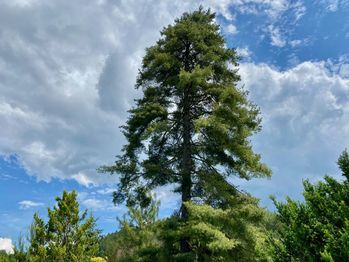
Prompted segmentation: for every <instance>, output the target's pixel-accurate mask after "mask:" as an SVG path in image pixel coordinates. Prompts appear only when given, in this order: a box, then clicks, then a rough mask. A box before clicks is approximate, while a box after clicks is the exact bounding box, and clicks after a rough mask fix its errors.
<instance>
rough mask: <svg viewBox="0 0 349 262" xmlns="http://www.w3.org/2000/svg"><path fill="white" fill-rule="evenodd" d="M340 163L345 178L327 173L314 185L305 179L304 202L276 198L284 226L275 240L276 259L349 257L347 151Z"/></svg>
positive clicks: (348, 158)
mask: <svg viewBox="0 0 349 262" xmlns="http://www.w3.org/2000/svg"><path fill="white" fill-rule="evenodd" d="M338 165H339V167H340V169H341V170H342V175H343V176H344V177H345V180H344V181H343V182H342V181H337V180H335V179H334V178H332V177H329V176H325V178H324V181H321V182H318V183H317V184H314V185H312V184H311V183H310V182H309V181H304V183H303V184H304V193H303V195H304V199H305V201H304V202H297V201H294V200H291V199H290V198H288V199H287V202H286V203H279V202H276V201H275V200H274V203H275V205H276V208H277V210H278V218H279V219H280V221H281V222H282V224H283V226H282V228H280V230H279V234H280V235H279V238H274V239H272V240H271V243H272V247H273V250H274V257H275V261H319V260H323V261H348V260H349V220H348V219H349V195H348V192H349V183H348V170H349V157H348V153H347V151H344V152H343V153H342V155H341V156H340V157H339V160H338Z"/></svg>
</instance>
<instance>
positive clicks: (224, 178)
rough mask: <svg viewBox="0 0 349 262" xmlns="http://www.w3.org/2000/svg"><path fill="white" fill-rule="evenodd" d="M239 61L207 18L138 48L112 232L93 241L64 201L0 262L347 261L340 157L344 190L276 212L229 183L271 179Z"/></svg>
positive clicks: (337, 187) (347, 161)
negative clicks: (136, 93)
mask: <svg viewBox="0 0 349 262" xmlns="http://www.w3.org/2000/svg"><path fill="white" fill-rule="evenodd" d="M238 61H239V57H238V55H237V53H236V51H235V50H234V49H231V48H228V47H227V45H226V43H225V40H224V38H223V36H222V35H221V34H220V28H219V25H217V24H216V22H215V14H214V13H212V12H211V11H210V10H205V9H203V8H202V7H200V8H199V10H197V11H194V12H191V13H184V14H183V15H182V16H181V17H180V18H178V19H176V20H175V21H174V23H173V24H170V25H168V26H167V27H165V28H164V29H163V30H162V31H161V37H160V39H159V40H158V41H157V42H156V44H155V45H153V46H151V47H149V48H148V49H146V54H145V56H144V58H143V61H142V66H141V68H140V70H139V74H138V78H137V81H136V88H138V89H140V90H141V91H142V93H143V96H142V97H141V98H139V99H137V100H135V105H134V107H133V108H132V109H130V111H129V118H128V120H127V122H126V124H125V125H124V126H122V131H123V134H124V135H125V137H126V140H127V143H126V144H125V146H124V147H123V148H122V151H121V154H120V155H118V156H117V159H116V161H115V163H114V164H113V165H109V166H102V167H100V168H99V172H101V173H110V174H116V175H117V176H118V187H117V189H116V191H115V192H114V193H113V201H114V203H115V204H117V205H118V204H126V206H127V207H128V213H127V215H126V216H124V217H123V218H119V220H118V221H119V225H120V229H119V230H118V231H117V232H115V233H113V234H109V235H107V236H101V234H100V231H99V230H98V229H97V228H96V221H95V219H94V218H93V217H92V215H88V213H87V211H84V212H80V210H79V204H78V202H77V199H76V196H77V195H76V192H74V191H73V192H64V193H63V195H62V197H57V198H56V201H57V204H56V206H54V207H53V209H50V208H49V209H48V221H47V222H46V223H45V222H44V220H43V219H42V218H40V217H39V216H38V215H37V214H35V215H34V218H33V223H32V225H31V228H30V234H29V240H28V243H26V244H25V243H19V244H18V245H17V247H16V248H15V251H14V254H12V255H9V254H6V253H4V252H2V253H0V261H30V262H32V261H62V262H66V261H67V262H68V261H77V262H78V261H83V262H84V261H110V262H112V261H242V262H243V261H348V260H349V221H348V218H349V208H348V207H349V194H348V192H349V191H348V189H349V186H348V178H349V156H348V153H347V151H344V152H343V153H342V154H341V155H340V157H339V160H338V165H339V167H340V169H341V171H342V175H343V181H338V180H335V179H334V178H332V177H329V176H325V177H324V180H323V181H321V182H318V183H315V184H311V183H310V182H309V181H304V184H303V186H304V192H303V195H304V199H305V200H304V201H303V202H299V201H294V200H292V199H290V198H287V200H286V202H278V201H276V200H275V199H273V201H274V204H275V207H276V212H270V211H268V210H266V209H264V208H262V207H260V206H259V202H258V199H256V198H255V197H253V196H252V195H251V194H249V193H247V192H243V191H240V190H239V189H238V188H237V187H236V186H235V185H233V184H232V183H230V181H231V180H230V178H231V177H234V176H235V177H239V178H241V179H246V180H249V179H251V178H254V177H269V176H271V170H270V168H268V167H267V166H266V165H265V164H264V163H262V162H261V156H260V155H259V154H257V153H255V152H254V151H253V149H252V146H251V144H250V140H249V139H250V137H251V136H252V135H253V134H255V133H256V132H258V131H260V129H261V117H260V111H259V108H258V107H257V106H256V105H255V104H254V103H253V102H251V101H250V100H249V99H248V92H247V91H246V90H244V89H243V88H242V87H238V85H237V84H238V82H239V81H240V76H239V75H238ZM169 184H171V185H173V186H174V188H175V189H174V190H175V192H176V193H178V194H180V195H181V204H180V206H179V207H178V209H177V210H174V211H173V214H172V215H171V216H170V217H168V218H164V219H161V220H159V219H158V218H157V215H158V210H159V205H160V203H159V201H158V200H157V199H156V198H155V197H154V196H153V194H152V190H153V189H155V188H156V187H159V186H164V185H169Z"/></svg>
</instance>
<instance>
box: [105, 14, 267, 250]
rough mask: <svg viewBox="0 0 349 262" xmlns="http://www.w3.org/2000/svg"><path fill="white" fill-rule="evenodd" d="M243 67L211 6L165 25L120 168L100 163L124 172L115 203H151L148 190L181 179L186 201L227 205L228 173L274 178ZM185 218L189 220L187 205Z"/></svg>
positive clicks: (142, 82) (147, 60) (141, 79)
mask: <svg viewBox="0 0 349 262" xmlns="http://www.w3.org/2000/svg"><path fill="white" fill-rule="evenodd" d="M237 66H238V56H237V54H236V52H235V50H234V49H230V48H227V47H226V45H225V41H224V38H223V37H222V36H221V35H220V29H219V26H218V25H217V24H216V23H215V14H214V13H212V12H211V11H210V10H208V11H206V10H204V9H203V8H200V9H199V10H198V11H195V12H192V13H184V14H183V15H182V17H181V18H179V19H176V20H175V23H174V24H173V25H169V26H167V27H166V28H164V29H163V30H162V32H161V38H160V39H159V40H158V41H157V43H156V44H155V45H154V46H152V47H150V48H148V49H147V50H146V54H145V56H144V58H143V64H142V67H141V69H140V72H139V75H138V79H137V84H136V87H137V88H141V89H142V91H143V97H142V98H140V99H138V100H136V106H135V107H134V108H133V109H131V110H130V111H129V113H130V116H129V119H128V121H127V123H126V125H125V126H123V127H122V128H123V133H124V135H125V137H126V139H127V141H128V143H127V144H126V145H125V146H124V147H123V149H122V154H121V155H119V156H118V157H117V160H116V162H115V164H114V165H112V166H104V167H102V168H101V171H102V172H107V173H117V174H119V175H120V180H119V184H118V188H117V191H116V192H115V194H114V202H115V203H120V202H123V201H125V200H127V201H128V203H129V204H132V203H134V201H140V203H142V204H144V205H146V204H147V203H148V202H149V199H147V198H146V195H147V190H149V189H152V188H154V187H157V186H162V185H166V184H175V185H178V187H177V188H176V191H177V192H179V193H180V194H181V197H182V198H181V199H182V203H184V202H187V201H193V200H195V201H202V202H206V203H209V204H211V205H215V204H217V201H218V202H220V204H221V203H222V202H225V201H227V200H228V199H229V197H230V196H231V194H234V193H235V192H236V190H235V187H234V186H233V185H231V184H230V183H228V181H227V178H228V177H230V176H232V175H235V176H238V177H240V178H244V179H250V178H252V177H264V176H270V174H271V171H270V169H269V168H268V167H267V166H265V165H264V164H262V163H261V162H260V156H259V155H258V154H256V153H254V152H253V150H252V147H251V145H250V141H249V137H250V136H251V135H252V134H253V133H255V132H257V131H259V130H260V122H261V118H260V117H259V109H258V108H257V107H256V106H255V105H254V104H253V103H251V102H250V101H249V100H248V98H247V92H246V91H244V90H243V89H241V88H238V87H237V82H238V81H239V80H240V77H239V75H238V74H237ZM218 204H219V203H218ZM181 217H182V218H183V219H187V218H188V211H187V209H186V208H185V206H184V205H182V207H181ZM182 244H183V246H182V250H183V251H185V250H187V249H188V248H189V247H188V245H186V244H185V241H184V242H183V243H182Z"/></svg>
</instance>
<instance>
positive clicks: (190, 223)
mask: <svg viewBox="0 0 349 262" xmlns="http://www.w3.org/2000/svg"><path fill="white" fill-rule="evenodd" d="M154 204H155V202H154V201H153V202H152V205H154ZM185 205H186V208H187V209H188V214H189V217H188V220H187V221H183V220H182V219H180V218H179V217H178V216H177V215H174V216H172V217H170V218H166V219H164V220H157V221H155V220H153V221H154V222H152V223H147V224H144V223H141V224H143V226H139V223H131V221H132V220H133V215H132V212H129V217H128V218H127V219H126V218H124V219H123V220H120V222H121V228H120V230H119V231H118V232H117V233H114V234H110V235H108V236H106V237H105V238H104V239H103V240H102V248H103V250H104V256H106V257H108V261H109V262H114V261H143V262H145V261H152V262H156V261H166V262H168V261H169V262H171V261H242V262H244V261H266V262H267V261H272V260H271V257H270V254H269V253H268V251H269V250H268V249H267V230H269V229H272V228H274V226H275V225H274V223H275V218H274V217H273V216H272V214H270V213H268V212H267V211H266V210H264V209H262V208H260V207H258V202H257V200H256V199H254V198H252V197H250V196H248V195H242V194H241V195H239V196H238V197H234V199H232V200H231V207H230V208H229V209H220V208H212V207H211V206H209V205H197V204H194V203H191V202H187V203H186V204H185ZM138 208H139V209H141V207H138ZM139 213H143V214H144V213H145V212H144V211H143V212H139ZM183 238H185V239H188V242H189V244H190V247H191V252H188V253H184V254H183V253H181V250H180V242H181V240H182V239H183Z"/></svg>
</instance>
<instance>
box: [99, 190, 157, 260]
mask: <svg viewBox="0 0 349 262" xmlns="http://www.w3.org/2000/svg"><path fill="white" fill-rule="evenodd" d="M150 198H151V196H150ZM159 204H160V203H159V202H158V201H155V200H154V199H153V198H151V203H150V205H149V206H147V207H144V208H143V207H141V206H139V205H136V206H129V207H128V214H127V215H126V216H124V217H123V218H122V219H119V223H120V230H119V231H118V232H116V233H112V234H109V235H107V236H105V237H104V238H103V239H102V241H101V249H102V253H103V255H104V256H106V257H108V261H109V262H117V261H121V262H122V261H148V260H147V257H149V256H150V255H151V257H150V259H149V261H161V260H157V256H156V253H158V251H159V247H160V245H161V244H160V240H159V239H158V233H159V230H160V223H157V216H158V210H159Z"/></svg>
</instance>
